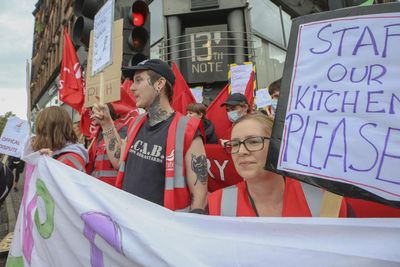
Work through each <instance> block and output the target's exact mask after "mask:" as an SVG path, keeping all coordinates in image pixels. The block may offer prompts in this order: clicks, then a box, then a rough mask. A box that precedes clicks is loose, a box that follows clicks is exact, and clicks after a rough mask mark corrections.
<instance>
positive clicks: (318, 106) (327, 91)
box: [317, 90, 332, 110]
mask: <svg viewBox="0 0 400 267" xmlns="http://www.w3.org/2000/svg"><path fill="white" fill-rule="evenodd" d="M318 92H319V93H321V94H320V95H319V101H318V105H317V110H321V102H322V98H323V96H324V93H332V90H318Z"/></svg>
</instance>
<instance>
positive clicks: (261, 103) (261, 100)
mask: <svg viewBox="0 0 400 267" xmlns="http://www.w3.org/2000/svg"><path fill="white" fill-rule="evenodd" d="M271 100H272V99H271V96H270V94H269V92H268V89H267V88H262V89H258V90H257V91H256V105H257V108H264V107H267V106H271Z"/></svg>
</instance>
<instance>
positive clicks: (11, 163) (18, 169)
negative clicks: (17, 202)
mask: <svg viewBox="0 0 400 267" xmlns="http://www.w3.org/2000/svg"><path fill="white" fill-rule="evenodd" d="M8 167H9V168H10V170H11V171H12V172H13V173H15V175H14V191H16V192H17V191H18V181H19V178H20V175H21V173H22V172H23V171H24V168H25V162H24V161H23V160H21V159H20V158H17V157H13V156H10V157H8ZM14 170H15V172H14Z"/></svg>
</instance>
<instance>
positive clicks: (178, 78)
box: [172, 63, 196, 115]
mask: <svg viewBox="0 0 400 267" xmlns="http://www.w3.org/2000/svg"><path fill="white" fill-rule="evenodd" d="M172 71H173V72H174V75H175V85H174V88H173V91H174V94H173V99H172V107H173V109H174V110H176V111H178V112H180V113H182V114H185V115H186V107H187V105H189V104H191V103H196V99H195V98H194V96H193V94H192V91H190V89H189V86H188V85H187V83H186V81H185V78H183V76H182V73H181V72H180V71H179V69H178V67H177V66H176V64H175V63H172Z"/></svg>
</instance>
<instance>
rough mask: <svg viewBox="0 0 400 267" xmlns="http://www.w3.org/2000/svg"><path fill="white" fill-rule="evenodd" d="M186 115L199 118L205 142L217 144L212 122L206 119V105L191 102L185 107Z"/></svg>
mask: <svg viewBox="0 0 400 267" xmlns="http://www.w3.org/2000/svg"><path fill="white" fill-rule="evenodd" d="M186 112H187V116H188V117H194V118H198V119H200V120H201V122H202V124H203V129H204V134H205V137H206V142H205V143H206V144H218V140H217V136H216V135H215V128H214V124H213V123H212V122H211V121H210V120H207V119H206V106H205V105H204V104H202V103H192V104H189V105H188V106H187V107H186Z"/></svg>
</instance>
